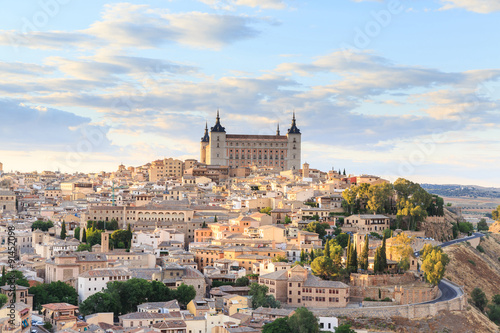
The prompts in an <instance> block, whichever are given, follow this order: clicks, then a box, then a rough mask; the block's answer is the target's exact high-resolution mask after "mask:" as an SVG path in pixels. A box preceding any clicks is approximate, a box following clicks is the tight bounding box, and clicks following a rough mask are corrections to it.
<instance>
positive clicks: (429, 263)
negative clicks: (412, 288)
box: [422, 244, 449, 285]
mask: <svg viewBox="0 0 500 333" xmlns="http://www.w3.org/2000/svg"><path fill="white" fill-rule="evenodd" d="M427 245H428V246H427ZM426 246H427V247H426ZM426 246H424V249H423V255H422V261H423V262H422V271H423V272H424V276H425V279H426V280H427V282H429V283H430V284H433V285H437V284H438V283H439V282H440V281H441V280H442V279H443V277H444V272H445V269H446V265H447V264H448V262H449V258H448V256H447V255H446V254H445V253H443V250H442V249H441V248H438V247H433V248H432V249H429V246H431V245H430V244H426Z"/></svg>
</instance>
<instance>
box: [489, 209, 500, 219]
mask: <svg viewBox="0 0 500 333" xmlns="http://www.w3.org/2000/svg"><path fill="white" fill-rule="evenodd" d="M491 218H492V219H493V220H495V221H500V205H498V207H497V208H496V209H495V210H494V211H492V212H491Z"/></svg>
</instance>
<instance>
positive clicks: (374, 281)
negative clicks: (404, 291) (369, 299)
mask: <svg viewBox="0 0 500 333" xmlns="http://www.w3.org/2000/svg"><path fill="white" fill-rule="evenodd" d="M412 282H415V275H414V274H413V273H405V274H378V275H369V274H354V273H353V274H351V282H350V285H351V287H373V286H376V287H378V286H395V285H401V284H407V283H412Z"/></svg>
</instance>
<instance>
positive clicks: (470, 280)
mask: <svg viewBox="0 0 500 333" xmlns="http://www.w3.org/2000/svg"><path fill="white" fill-rule="evenodd" d="M481 246H482V247H483V249H484V251H485V253H480V252H479V251H478V250H476V249H474V248H472V247H470V246H468V245H466V244H461V245H456V246H450V247H447V248H445V252H446V253H448V255H449V256H450V264H449V265H448V267H447V268H446V273H445V276H446V277H447V278H448V279H450V280H451V281H453V282H455V283H457V284H459V285H463V286H464V288H465V291H466V292H467V293H468V294H470V293H471V292H472V290H473V289H474V288H475V287H480V288H481V289H482V290H483V291H484V292H485V293H486V296H487V297H488V299H491V297H492V296H493V295H495V294H500V262H499V260H498V258H499V256H500V235H496V234H495V235H490V236H489V237H484V238H483V240H482V241H481Z"/></svg>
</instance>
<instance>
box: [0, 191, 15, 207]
mask: <svg viewBox="0 0 500 333" xmlns="http://www.w3.org/2000/svg"><path fill="white" fill-rule="evenodd" d="M15 212H16V194H15V193H14V192H11V191H6V190H1V189H0V213H15Z"/></svg>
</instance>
